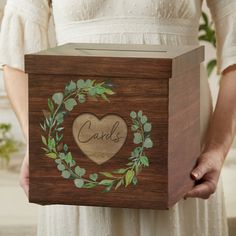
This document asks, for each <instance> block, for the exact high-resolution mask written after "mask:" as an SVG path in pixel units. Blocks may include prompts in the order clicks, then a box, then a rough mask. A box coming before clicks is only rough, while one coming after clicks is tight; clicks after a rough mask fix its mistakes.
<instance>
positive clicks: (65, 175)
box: [61, 170, 70, 179]
mask: <svg viewBox="0 0 236 236" xmlns="http://www.w3.org/2000/svg"><path fill="white" fill-rule="evenodd" d="M61 175H62V177H63V178H65V179H69V178H70V172H69V171H68V170H63V171H62V173H61Z"/></svg>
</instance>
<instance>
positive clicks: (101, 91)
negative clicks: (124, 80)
mask: <svg viewBox="0 0 236 236" xmlns="http://www.w3.org/2000/svg"><path fill="white" fill-rule="evenodd" d="M105 91H106V89H105V88H104V87H102V86H97V87H96V93H97V94H99V95H101V94H103V93H105Z"/></svg>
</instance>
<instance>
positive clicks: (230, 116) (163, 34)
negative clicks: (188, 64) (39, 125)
mask: <svg viewBox="0 0 236 236" xmlns="http://www.w3.org/2000/svg"><path fill="white" fill-rule="evenodd" d="M207 4H208V6H209V8H210V11H211V13H212V16H213V20H214V23H215V27H216V37H217V73H218V74H220V75H221V82H220V90H219V95H218V100H217V104H216V108H215V110H214V112H213V111H212V104H211V96H210V91H209V85H208V81H207V76H206V72H205V69H204V68H203V66H201V141H202V154H201V156H200V157H199V159H198V163H197V166H196V168H195V169H194V170H193V172H192V173H191V175H192V178H194V179H195V180H199V184H197V185H196V186H195V187H194V188H193V189H192V190H190V191H189V192H188V193H187V194H186V196H185V198H187V200H181V201H180V202H178V203H177V204H176V205H175V206H174V207H173V208H172V209H170V210H168V211H158V210H144V209H123V208H109V207H91V206H63V205H56V206H44V207H41V208H40V216H39V224H38V235H39V236H47V235H48V236H78V235H80V236H94V235H96V236H108V235H109V236H126V235H129V236H131V235H134V236H144V235H145V236H154V235H155V236H159V235H161V236H168V235H170V236H180V235H181V236H190V235H191V236H194V235H195V236H226V235H228V229H227V222H226V215H225V208H224V198H223V191H222V184H221V181H218V180H219V176H220V172H221V169H222V166H223V162H224V159H225V157H226V155H227V152H228V150H229V148H230V146H231V143H232V140H233V138H234V136H235V131H236V106H235V104H236V2H235V0H207ZM201 7H202V0H181V1H177V0H165V1H164V0H132V1H128V0H119V1H116V0H67V1H59V0H53V1H52V8H50V5H49V2H48V0H8V1H7V5H6V7H5V11H4V16H3V21H2V28H1V35H0V62H1V64H2V65H3V70H4V80H5V86H6V89H7V92H8V95H9V97H10V99H11V102H12V105H13V108H14V110H15V112H16V114H17V116H18V118H19V121H20V123H21V126H22V129H23V131H24V134H25V137H26V140H28V110H27V109H28V108H27V103H28V100H27V99H28V98H27V80H28V78H27V75H26V74H25V73H24V58H23V56H24V54H25V53H32V52H37V51H40V50H43V49H47V48H48V47H49V46H50V45H49V38H48V24H49V23H48V22H49V17H50V14H51V15H52V16H53V19H54V24H55V33H56V43H57V45H62V44H65V43H68V42H77V43H79V42H86V43H94V42H96V43H122V44H158V45H171V46H179V45H198V44H199V42H198V25H199V19H200V16H201ZM28 158H29V156H28V154H26V157H25V158H24V161H23V164H22V171H21V185H22V187H23V188H24V190H25V192H26V194H28ZM217 183H218V187H217V188H216V186H217Z"/></svg>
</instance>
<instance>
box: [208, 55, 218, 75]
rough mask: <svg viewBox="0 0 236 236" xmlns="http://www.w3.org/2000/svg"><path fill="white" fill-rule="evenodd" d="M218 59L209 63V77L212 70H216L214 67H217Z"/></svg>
mask: <svg viewBox="0 0 236 236" xmlns="http://www.w3.org/2000/svg"><path fill="white" fill-rule="evenodd" d="M216 64H217V61H216V60H215V59H214V60H211V61H209V62H208V63H207V73H208V77H209V76H210V75H211V73H212V71H213V70H214V68H215V67H216Z"/></svg>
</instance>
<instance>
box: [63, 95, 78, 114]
mask: <svg viewBox="0 0 236 236" xmlns="http://www.w3.org/2000/svg"><path fill="white" fill-rule="evenodd" d="M64 104H65V108H66V110H67V111H72V110H73V108H74V106H76V105H77V102H76V100H75V99H74V98H69V99H67V100H66V101H65V102H64Z"/></svg>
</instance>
